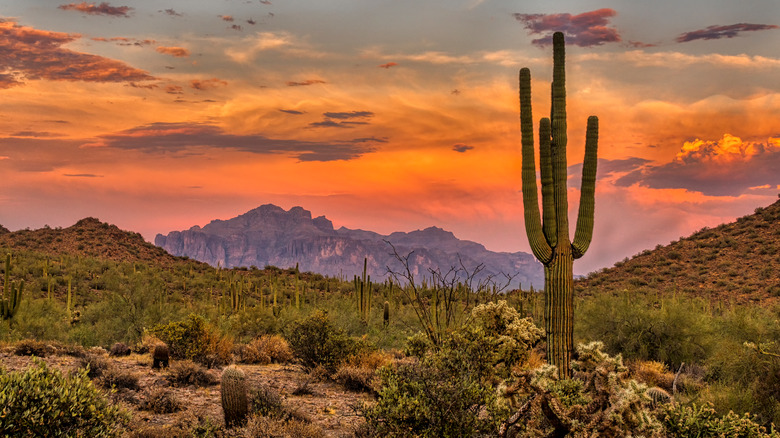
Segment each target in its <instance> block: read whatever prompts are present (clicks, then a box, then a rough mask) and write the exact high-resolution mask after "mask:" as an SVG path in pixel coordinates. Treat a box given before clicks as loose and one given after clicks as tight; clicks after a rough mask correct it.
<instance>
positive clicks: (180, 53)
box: [155, 46, 190, 58]
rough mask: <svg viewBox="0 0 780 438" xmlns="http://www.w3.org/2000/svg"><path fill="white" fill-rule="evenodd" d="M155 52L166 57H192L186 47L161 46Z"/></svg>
mask: <svg viewBox="0 0 780 438" xmlns="http://www.w3.org/2000/svg"><path fill="white" fill-rule="evenodd" d="M155 50H157V52H159V53H162V54H164V55H171V56H173V57H176V58H186V57H188V56H190V51H189V50H187V49H185V48H184V47H165V46H160V47H157V48H156V49H155Z"/></svg>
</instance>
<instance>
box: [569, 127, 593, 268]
mask: <svg viewBox="0 0 780 438" xmlns="http://www.w3.org/2000/svg"><path fill="white" fill-rule="evenodd" d="M598 144H599V118H598V117H596V116H590V117H588V130H587V133H586V135H585V159H584V161H583V163H582V185H581V188H580V209H579V212H578V214H577V230H576V231H575V232H574V241H573V242H572V250H573V251H572V253H573V255H574V258H575V259H578V258H580V257H582V256H583V254H585V251H587V250H588V247H589V246H590V241H591V238H592V237H593V210H594V204H595V199H596V165H597V163H598V158H597V151H598Z"/></svg>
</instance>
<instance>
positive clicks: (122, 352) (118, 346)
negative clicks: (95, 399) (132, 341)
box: [108, 342, 130, 356]
mask: <svg viewBox="0 0 780 438" xmlns="http://www.w3.org/2000/svg"><path fill="white" fill-rule="evenodd" d="M108 353H109V354H110V355H111V356H129V355H130V347H128V346H127V344H125V343H123V342H116V343H114V345H112V346H111V349H110V350H109V351H108Z"/></svg>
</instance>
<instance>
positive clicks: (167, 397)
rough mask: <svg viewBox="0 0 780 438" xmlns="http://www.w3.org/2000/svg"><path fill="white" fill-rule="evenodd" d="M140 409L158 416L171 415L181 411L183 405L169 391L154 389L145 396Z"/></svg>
mask: <svg viewBox="0 0 780 438" xmlns="http://www.w3.org/2000/svg"><path fill="white" fill-rule="evenodd" d="M139 408H140V409H142V410H144V411H152V412H154V413H156V414H171V413H174V412H178V411H180V410H181V409H182V404H181V402H180V401H179V400H178V399H177V398H176V397H174V395H173V393H172V392H171V391H170V390H169V389H167V388H154V389H152V390H151V391H149V392H147V393H146V394H145V395H144V397H143V400H142V401H141V404H140V406H139Z"/></svg>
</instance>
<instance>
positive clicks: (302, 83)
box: [287, 79, 327, 87]
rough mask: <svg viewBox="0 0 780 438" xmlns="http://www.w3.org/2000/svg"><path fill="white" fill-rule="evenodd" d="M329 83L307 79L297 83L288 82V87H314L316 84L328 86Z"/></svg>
mask: <svg viewBox="0 0 780 438" xmlns="http://www.w3.org/2000/svg"><path fill="white" fill-rule="evenodd" d="M326 83H327V82H325V81H323V80H321V79H307V80H305V81H302V82H295V81H287V86H288V87H305V86H307V85H314V84H326Z"/></svg>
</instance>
